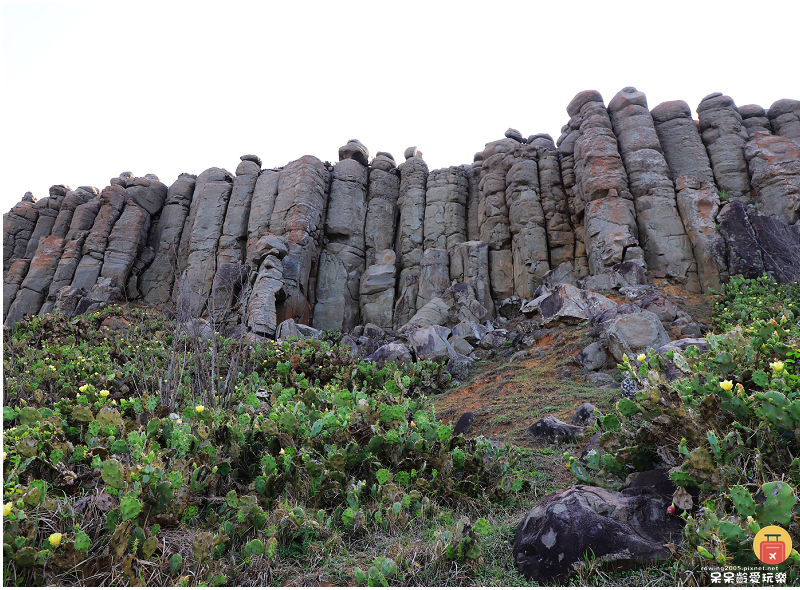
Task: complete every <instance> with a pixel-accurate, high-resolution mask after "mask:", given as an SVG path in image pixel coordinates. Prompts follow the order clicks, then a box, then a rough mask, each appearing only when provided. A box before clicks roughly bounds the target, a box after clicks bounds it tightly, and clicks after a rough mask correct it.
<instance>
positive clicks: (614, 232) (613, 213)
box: [584, 196, 644, 275]
mask: <svg viewBox="0 0 800 590" xmlns="http://www.w3.org/2000/svg"><path fill="white" fill-rule="evenodd" d="M585 213H586V216H585V218H584V223H585V233H584V239H585V243H586V251H587V253H588V260H589V272H590V274H593V275H596V274H602V273H603V271H604V270H605V269H608V268H612V267H613V266H614V265H615V264H619V263H620V262H629V261H633V262H636V261H639V262H641V263H642V265H644V252H643V251H642V249H641V248H640V247H639V241H638V239H637V237H636V236H637V231H638V230H637V225H636V211H635V207H634V204H633V202H632V201H629V200H628V199H622V198H620V197H617V196H610V197H606V198H604V199H597V200H594V201H591V202H589V203H588V204H587V205H586V211H585Z"/></svg>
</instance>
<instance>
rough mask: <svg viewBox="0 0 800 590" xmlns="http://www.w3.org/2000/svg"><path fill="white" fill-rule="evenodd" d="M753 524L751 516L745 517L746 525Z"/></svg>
mask: <svg viewBox="0 0 800 590" xmlns="http://www.w3.org/2000/svg"><path fill="white" fill-rule="evenodd" d="M754 522H755V520H754V519H753V517H752V516H748V517H747V524H753V523H754Z"/></svg>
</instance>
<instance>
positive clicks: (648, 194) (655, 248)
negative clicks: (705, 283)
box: [608, 86, 700, 291]
mask: <svg viewBox="0 0 800 590" xmlns="http://www.w3.org/2000/svg"><path fill="white" fill-rule="evenodd" d="M608 113H609V115H610V118H611V122H612V124H613V128H614V133H615V134H616V135H617V141H618V144H619V149H620V152H621V154H622V160H623V163H624V165H625V170H626V172H627V175H628V183H629V187H630V191H631V194H632V195H633V199H634V205H635V208H636V221H637V227H638V234H639V243H640V245H641V247H642V249H643V250H644V259H645V262H646V263H647V267H648V268H649V269H651V270H656V271H661V272H664V273H665V274H666V275H667V276H668V277H670V278H672V279H674V280H677V281H679V282H681V283H683V285H684V288H686V289H687V290H689V291H700V284H699V281H698V278H697V263H696V262H695V260H694V256H693V253H692V247H691V243H690V241H689V237H688V236H687V235H686V230H685V228H684V226H683V222H682V221H681V218H680V215H679V214H678V207H677V204H676V198H675V189H674V187H673V184H672V181H671V180H670V177H669V170H668V167H667V161H666V160H665V159H664V156H663V155H662V153H661V145H660V143H659V140H658V135H657V133H656V129H655V125H654V124H653V118H652V116H651V115H650V111H649V110H648V109H647V97H646V96H645V95H644V93H643V92H639V91H638V90H636V88H633V87H632V86H631V87H628V88H624V89H622V90H621V91H620V92H618V93H617V94H616V95H615V96H614V98H613V99H611V102H610V103H609V105H608Z"/></svg>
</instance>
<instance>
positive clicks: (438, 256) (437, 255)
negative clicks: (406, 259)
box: [417, 248, 450, 311]
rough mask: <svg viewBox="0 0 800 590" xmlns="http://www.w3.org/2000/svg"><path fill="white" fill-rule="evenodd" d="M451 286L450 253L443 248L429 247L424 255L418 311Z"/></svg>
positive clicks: (418, 295)
mask: <svg viewBox="0 0 800 590" xmlns="http://www.w3.org/2000/svg"><path fill="white" fill-rule="evenodd" d="M449 286H450V255H449V254H448V253H447V250H442V249H441V248H428V249H427V250H425V252H424V254H423V255H422V261H421V271H420V276H419V293H418V294H417V311H419V310H420V309H422V308H423V307H424V306H425V304H426V303H428V302H429V301H430V300H431V299H433V298H434V297H438V296H439V295H441V294H442V293H443V292H444V290H445V289H447V287H449Z"/></svg>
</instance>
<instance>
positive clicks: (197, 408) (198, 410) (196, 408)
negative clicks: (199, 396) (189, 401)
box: [194, 406, 205, 414]
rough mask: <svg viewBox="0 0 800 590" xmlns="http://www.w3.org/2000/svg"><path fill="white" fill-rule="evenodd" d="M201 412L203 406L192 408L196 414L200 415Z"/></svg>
mask: <svg viewBox="0 0 800 590" xmlns="http://www.w3.org/2000/svg"><path fill="white" fill-rule="evenodd" d="M203 410H205V407H204V406H195V408H194V411H195V412H197V413H198V414H202V413H203Z"/></svg>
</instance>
